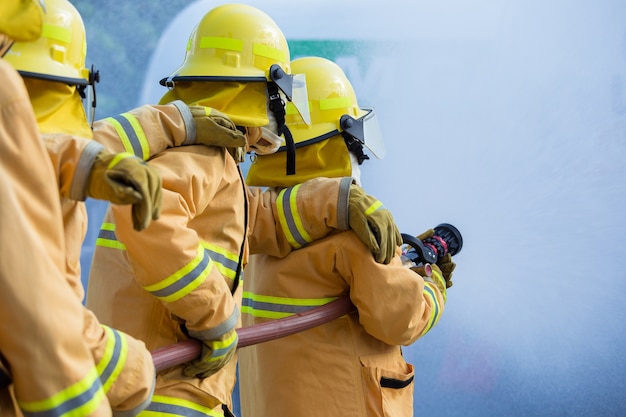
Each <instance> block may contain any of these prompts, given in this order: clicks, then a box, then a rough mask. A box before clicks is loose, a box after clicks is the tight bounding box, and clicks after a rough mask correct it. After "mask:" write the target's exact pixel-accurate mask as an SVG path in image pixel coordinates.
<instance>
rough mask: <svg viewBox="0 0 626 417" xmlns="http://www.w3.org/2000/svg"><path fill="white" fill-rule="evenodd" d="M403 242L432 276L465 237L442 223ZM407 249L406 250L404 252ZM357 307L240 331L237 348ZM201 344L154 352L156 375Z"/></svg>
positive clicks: (329, 307) (410, 263)
mask: <svg viewBox="0 0 626 417" xmlns="http://www.w3.org/2000/svg"><path fill="white" fill-rule="evenodd" d="M402 240H403V242H404V245H406V246H403V255H402V262H403V264H404V265H405V266H407V267H411V269H413V270H414V271H415V272H417V273H419V274H420V275H422V276H430V275H431V273H432V269H431V266H430V263H436V262H437V261H438V259H440V258H441V257H443V256H444V255H445V254H447V253H449V254H451V255H456V254H457V253H458V252H459V251H460V250H461V248H462V247H463V238H462V236H461V233H460V232H459V231H458V229H457V228H456V227H454V226H452V225H451V224H448V223H442V224H440V225H438V226H437V227H435V228H434V235H433V236H432V237H430V238H427V239H425V240H423V241H420V240H419V239H416V238H415V237H413V236H410V235H407V234H404V233H403V234H402ZM405 249H406V250H405ZM355 309H356V308H355V307H354V305H353V304H352V302H351V301H350V297H349V296H348V295H346V296H343V297H340V298H337V299H336V300H334V301H331V302H330V303H328V304H325V305H323V306H320V307H316V308H313V309H311V310H308V311H305V312H302V313H297V314H294V315H293V316H289V317H285V318H282V319H279V320H273V321H269V322H265V323H259V324H256V325H254V326H248V327H243V328H240V329H237V336H238V339H239V340H238V343H237V348H244V347H247V346H251V345H255V344H257V343H263V342H267V341H270V340H275V339H279V338H281V337H286V336H290V335H292V334H295V333H298V332H301V331H303V330H308V329H311V328H313V327H316V326H319V325H321V324H324V323H328V322H331V321H333V320H335V319H338V318H339V317H341V316H344V315H346V314H348V313H350V312H352V311H354V310H355ZM201 352H202V345H201V342H200V341H198V340H196V339H187V340H184V341H182V342H178V343H175V344H173V345H169V346H164V347H162V348H158V349H155V350H153V351H152V352H151V353H152V360H153V362H154V366H155V368H156V371H157V372H160V371H163V370H165V369H168V368H170V367H172V366H176V365H180V364H183V363H185V362H188V361H191V360H194V359H196V358H198V357H200V354H201Z"/></svg>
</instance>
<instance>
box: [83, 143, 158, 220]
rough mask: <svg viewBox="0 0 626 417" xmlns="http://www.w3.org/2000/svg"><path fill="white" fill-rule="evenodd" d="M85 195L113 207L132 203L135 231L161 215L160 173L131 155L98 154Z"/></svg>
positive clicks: (103, 152) (124, 153) (104, 152)
mask: <svg viewBox="0 0 626 417" xmlns="http://www.w3.org/2000/svg"><path fill="white" fill-rule="evenodd" d="M85 194H86V195H87V196H88V197H91V198H95V199H98V200H107V201H110V202H111V203H113V204H132V205H133V207H132V218H133V226H134V228H135V230H138V231H139V230H143V229H145V228H146V227H148V225H149V224H150V222H151V221H152V220H156V219H158V218H159V216H160V214H161V174H160V173H159V171H158V170H157V169H156V168H154V167H151V166H150V165H148V164H147V163H145V162H144V161H143V160H141V159H140V158H137V157H136V156H134V155H132V154H130V153H126V152H123V153H118V154H112V153H109V152H106V151H102V152H100V153H99V154H98V155H97V156H96V159H95V160H94V163H93V166H92V168H91V172H90V173H89V178H88V180H87V187H86V190H85Z"/></svg>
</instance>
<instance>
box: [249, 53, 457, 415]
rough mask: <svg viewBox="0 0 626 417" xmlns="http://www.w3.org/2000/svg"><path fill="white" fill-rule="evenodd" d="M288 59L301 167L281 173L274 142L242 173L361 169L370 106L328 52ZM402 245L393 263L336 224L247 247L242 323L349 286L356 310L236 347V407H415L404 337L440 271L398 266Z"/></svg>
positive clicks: (426, 325)
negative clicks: (301, 90) (283, 247)
mask: <svg viewBox="0 0 626 417" xmlns="http://www.w3.org/2000/svg"><path fill="white" fill-rule="evenodd" d="M292 70H293V71H294V72H298V73H303V74H305V75H306V80H307V88H308V96H309V100H310V106H311V125H305V124H303V123H301V122H300V121H299V120H298V119H296V118H290V117H288V119H287V125H288V127H289V129H290V130H291V132H292V133H293V137H294V141H295V144H296V156H297V170H296V175H293V176H288V175H285V174H284V172H283V169H282V167H281V162H280V160H281V159H282V157H281V155H280V153H281V152H278V153H276V154H274V155H265V156H259V157H258V158H257V160H256V162H255V163H253V164H252V166H251V167H250V170H249V171H248V176H247V178H246V181H247V183H248V184H249V185H253V186H272V187H277V188H278V189H281V188H284V187H289V186H292V185H293V184H295V183H298V182H302V181H306V180H310V179H312V178H316V177H321V176H325V177H343V176H352V177H353V178H354V179H355V180H356V181H358V180H359V176H360V175H359V170H358V167H359V165H361V164H362V163H363V162H364V161H365V160H367V159H369V157H368V155H367V153H370V154H373V155H374V156H377V157H382V156H383V155H384V144H383V141H382V137H381V134H380V130H379V128H378V124H377V122H376V114H375V112H374V110H368V109H363V108H361V107H359V105H358V103H357V98H356V95H355V93H354V89H353V87H352V85H351V84H350V82H349V80H348V79H347V77H346V75H345V74H344V72H343V71H342V70H341V68H340V67H339V66H337V65H336V64H335V63H334V62H332V61H330V60H327V59H325V58H320V57H306V58H300V59H296V60H294V61H293V62H292ZM424 237H425V236H422V238H424ZM400 255H401V250H400V248H399V247H398V248H397V251H396V253H395V256H394V258H393V259H392V260H391V262H390V263H389V264H388V265H382V264H379V263H376V262H374V260H373V259H371V257H369V256H368V250H367V248H366V247H365V246H364V245H363V244H362V243H361V242H360V241H359V239H357V238H356V236H355V235H354V233H353V232H351V231H343V232H336V233H334V234H332V235H331V236H329V237H327V238H325V239H322V240H318V241H316V242H313V243H311V244H310V245H308V246H307V247H305V248H303V249H301V250H298V251H294V252H292V253H291V254H289V255H288V256H287V257H285V258H283V259H279V258H277V257H272V256H268V255H262V254H258V255H253V256H251V258H250V263H249V265H248V268H247V269H246V280H245V282H244V299H243V307H242V320H243V325H244V327H246V326H251V325H254V324H257V323H262V322H267V321H271V320H274V319H278V318H282V317H286V316H289V315H293V314H296V313H298V312H302V311H305V310H306V309H308V308H313V307H317V306H320V305H323V304H326V303H329V302H331V301H333V300H335V299H337V298H338V297H341V296H345V295H349V297H350V299H351V300H352V302H353V304H354V305H355V306H356V311H355V312H353V313H351V314H348V315H345V316H343V317H341V318H339V319H336V320H334V321H332V322H330V323H327V324H323V325H321V326H318V327H315V328H312V329H309V330H305V331H303V332H300V333H297V334H295V335H292V336H288V337H285V338H281V339H277V340H274V341H270V342H266V343H261V344H258V345H254V346H250V347H246V348H245V349H243V350H242V351H241V352H240V353H239V357H240V359H239V375H240V379H239V381H240V393H241V407H242V414H243V415H246V416H255V417H269V416H294V417H304V416H311V415H320V416H321V415H330V414H340V415H342V416H351V417H357V416H359V417H365V416H394V417H399V416H407V417H410V416H413V378H414V372H413V366H412V365H411V364H409V363H407V362H405V360H404V358H403V356H402V350H401V345H409V344H411V343H413V342H415V341H416V340H417V339H418V338H419V337H421V336H423V335H424V334H425V333H426V332H428V331H429V330H430V329H431V328H432V327H433V326H434V325H435V324H436V323H437V321H438V320H439V317H440V316H441V313H442V312H443V307H444V302H445V299H446V278H444V277H443V276H442V273H441V271H440V270H439V269H438V268H437V266H433V270H434V273H433V276H432V278H433V279H432V280H430V279H429V278H426V277H422V276H420V275H418V274H416V272H414V271H412V270H410V269H408V268H406V267H404V266H403V264H402V260H401V257H400ZM447 278H449V276H448V277H447Z"/></svg>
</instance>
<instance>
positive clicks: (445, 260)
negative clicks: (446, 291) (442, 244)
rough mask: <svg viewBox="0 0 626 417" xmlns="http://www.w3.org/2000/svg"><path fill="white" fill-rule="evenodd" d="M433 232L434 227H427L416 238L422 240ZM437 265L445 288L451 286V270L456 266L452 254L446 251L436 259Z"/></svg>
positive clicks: (432, 234)
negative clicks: (444, 282)
mask: <svg viewBox="0 0 626 417" xmlns="http://www.w3.org/2000/svg"><path fill="white" fill-rule="evenodd" d="M434 234H435V230H434V229H428V230H427V231H425V232H424V233H422V234H420V235H419V236H417V238H418V239H419V240H424V239H428V238H429V237H433V236H434ZM437 266H438V269H439V270H440V271H441V274H442V276H443V278H444V279H445V281H446V288H450V287H451V286H452V271H454V268H456V264H455V263H454V261H452V255H450V254H449V253H447V254H446V255H445V256H443V257H442V258H441V259H439V260H438V261H437Z"/></svg>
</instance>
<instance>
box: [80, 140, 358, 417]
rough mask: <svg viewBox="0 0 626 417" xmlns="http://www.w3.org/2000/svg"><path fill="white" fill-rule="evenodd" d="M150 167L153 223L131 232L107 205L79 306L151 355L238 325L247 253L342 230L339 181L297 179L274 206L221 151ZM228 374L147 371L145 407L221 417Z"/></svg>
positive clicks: (163, 156) (279, 249) (279, 251)
mask: <svg viewBox="0 0 626 417" xmlns="http://www.w3.org/2000/svg"><path fill="white" fill-rule="evenodd" d="M150 164H151V165H153V166H155V167H157V168H158V169H159V170H160V172H161V176H162V180H163V206H162V212H161V218H160V219H159V220H157V221H154V222H152V223H151V224H150V226H149V227H148V228H147V229H145V230H144V231H142V232H136V231H134V230H133V227H132V223H131V219H130V213H129V210H130V208H129V207H126V206H111V207H110V209H109V211H108V213H107V215H106V217H105V221H104V223H103V225H102V229H101V231H100V236H99V238H98V240H97V242H96V249H95V252H94V257H93V261H92V268H91V271H90V278H89V286H88V291H87V306H88V307H89V308H91V309H93V310H94V311H95V312H96V314H97V315H98V317H99V318H100V319H101V320H102V322H103V323H106V324H108V325H110V326H112V327H115V328H119V329H121V330H123V331H125V332H127V333H129V334H131V335H133V336H135V337H137V338H139V339H142V340H144V341H145V342H146V345H147V346H148V348H149V349H151V350H154V349H156V348H160V347H164V346H168V345H171V344H173V343H176V342H179V341H181V340H184V339H187V338H188V337H189V336H188V335H190V336H192V337H195V338H197V339H203V338H204V337H206V338H207V339H210V337H211V336H213V337H215V336H219V335H221V334H224V333H225V332H227V331H229V330H230V329H232V328H234V327H235V326H239V325H240V317H239V310H240V306H241V289H242V280H243V279H244V278H245V274H243V276H242V274H241V270H242V268H243V266H244V265H245V263H246V259H247V256H248V251H251V252H253V253H257V252H264V253H271V254H272V255H276V256H285V255H286V254H287V253H289V251H291V250H292V249H293V247H297V246H298V244H297V241H301V242H307V241H311V240H314V239H317V238H319V237H321V236H324V235H325V234H327V233H329V232H330V231H331V230H333V229H335V228H337V227H339V226H342V227H344V228H345V227H347V224H348V223H347V202H348V190H349V184H350V181H349V179H347V181H346V180H339V179H333V180H319V181H312V182H310V183H307V184H305V185H303V186H302V187H300V189H299V190H300V194H299V195H300V196H301V197H300V198H297V195H295V194H298V193H295V194H294V198H293V199H291V200H288V201H287V202H286V203H285V204H282V203H281V204H280V209H279V207H278V205H277V203H276V200H277V199H276V194H275V193H273V194H272V193H270V192H266V193H262V192H261V191H260V190H258V189H255V190H248V189H247V187H246V186H245V183H244V181H243V178H242V175H241V172H240V170H239V167H238V165H237V164H236V163H235V161H234V160H233V158H232V157H231V156H230V154H229V153H228V152H226V151H225V150H224V149H223V148H217V147H209V146H185V147H177V148H172V149H167V150H165V151H164V152H161V153H159V154H158V155H156V156H155V157H153V158H152V159H151V160H150ZM340 200H341V202H340ZM329 201H330V202H332V203H329ZM340 207H341V208H344V209H340ZM286 228H290V230H288V231H287V230H286ZM246 230H248V231H250V232H252V233H254V232H255V231H258V230H262V231H266V232H267V231H269V232H271V234H269V232H268V234H267V235H264V236H263V238H262V239H261V240H260V242H262V244H263V247H256V246H255V245H254V244H255V242H257V241H256V240H254V239H253V240H251V242H250V246H248V245H249V244H248V240H247V237H246V236H247V233H246ZM294 245H295V246H294ZM235 286H236V287H237V288H236V290H235V288H234V287H235ZM233 292H234V295H233ZM235 371H236V360H232V361H231V362H230V363H229V364H227V365H226V366H225V367H224V368H222V369H221V370H220V371H219V372H217V373H216V374H214V375H213V376H211V377H209V378H204V379H199V378H187V377H183V376H182V366H177V367H173V368H171V369H169V370H166V371H164V372H162V373H160V374H159V375H157V387H156V390H155V395H154V396H153V401H152V404H151V405H150V406H149V407H148V409H147V410H148V411H152V412H161V413H166V412H167V413H170V414H171V415H181V416H183V415H196V414H197V413H204V414H206V415H211V416H214V415H221V414H222V413H221V410H218V411H216V410H215V409H216V407H217V408H219V407H220V406H221V405H222V404H223V405H225V406H227V407H229V408H231V409H232V399H231V395H232V391H233V388H234V385H235V377H236V375H235V374H236V372H235Z"/></svg>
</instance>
